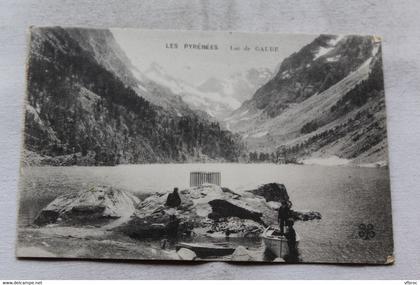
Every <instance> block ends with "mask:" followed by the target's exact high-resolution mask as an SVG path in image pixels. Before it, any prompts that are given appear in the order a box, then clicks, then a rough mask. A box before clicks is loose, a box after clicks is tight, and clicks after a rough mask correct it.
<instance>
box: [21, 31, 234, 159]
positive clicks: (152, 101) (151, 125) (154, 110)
mask: <svg viewBox="0 0 420 285" xmlns="http://www.w3.org/2000/svg"><path fill="white" fill-rule="evenodd" d="M134 73H135V68H134V67H133V66H132V65H131V64H130V62H129V60H128V59H127V57H126V56H125V55H124V53H123V52H122V51H121V49H120V48H119V46H118V44H117V43H116V42H115V39H114V38H113V36H112V33H111V32H110V31H108V30H97V29H76V28H66V29H63V28H59V27H57V28H33V29H32V33H31V48H30V56H29V62H28V88H27V102H26V113H25V132H24V133H25V137H24V148H25V153H28V154H29V155H28V157H34V156H35V157H36V158H37V160H38V162H39V163H40V164H53V165H72V164H77V165H114V164H118V163H152V162H183V161H203V160H217V161H236V160H237V158H238V156H239V153H240V152H241V144H240V142H239V141H238V138H237V137H236V136H235V135H232V134H231V133H230V132H228V131H225V130H221V128H220V126H219V125H218V124H217V123H215V122H211V121H209V120H207V118H205V117H204V116H202V115H201V114H200V113H198V112H195V111H194V110H192V109H191V108H189V107H188V105H187V104H186V103H185V102H183V100H182V99H181V98H180V97H179V96H176V95H175V94H173V93H171V91H170V90H169V89H168V88H167V87H165V86H161V85H159V84H158V83H156V82H153V81H144V82H141V81H139V80H138V79H137V78H136V76H134ZM28 157H27V158H28Z"/></svg>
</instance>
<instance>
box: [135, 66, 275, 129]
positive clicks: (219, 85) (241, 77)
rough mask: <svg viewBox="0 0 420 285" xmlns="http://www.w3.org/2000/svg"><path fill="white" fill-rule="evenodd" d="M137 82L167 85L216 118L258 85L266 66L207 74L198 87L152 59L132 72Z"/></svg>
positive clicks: (267, 72)
mask: <svg viewBox="0 0 420 285" xmlns="http://www.w3.org/2000/svg"><path fill="white" fill-rule="evenodd" d="M136 76H138V77H139V78H141V80H140V81H141V82H150V81H152V82H155V83H157V84H159V85H160V86H165V87H167V88H168V89H169V90H170V91H171V92H172V94H176V95H177V96H179V97H181V98H182V100H183V101H184V102H186V103H187V104H188V105H189V107H190V108H192V109H194V110H201V111H204V112H206V113H207V114H208V115H209V116H211V117H212V118H214V119H216V120H219V121H220V120H222V119H224V118H225V117H226V116H227V115H228V114H230V113H231V112H232V111H233V110H235V109H237V108H239V107H240V106H241V103H242V102H243V101H245V100H246V99H249V98H250V97H251V95H252V94H253V93H254V92H255V91H256V90H257V88H258V87H260V86H261V85H263V84H264V83H265V82H267V81H268V80H269V79H270V78H271V76H272V73H271V72H270V70H269V69H266V68H260V69H256V68H253V69H250V70H248V71H246V72H244V73H235V74H233V75H231V76H230V77H229V78H226V79H219V78H215V77H210V78H209V79H207V80H206V81H204V82H203V83H202V84H200V85H199V86H198V87H195V86H193V85H191V84H189V83H187V82H185V81H183V80H181V79H178V78H175V77H173V76H171V75H169V74H168V73H167V72H166V71H165V70H164V68H163V67H162V66H160V65H159V64H158V63H156V62H153V63H152V64H151V65H150V66H149V67H148V68H147V69H146V70H145V71H144V72H143V73H141V74H140V73H136Z"/></svg>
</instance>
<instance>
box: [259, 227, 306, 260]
mask: <svg viewBox="0 0 420 285" xmlns="http://www.w3.org/2000/svg"><path fill="white" fill-rule="evenodd" d="M275 230H276V229H275V228H274V227H272V226H270V227H268V228H266V229H265V231H264V233H263V235H262V240H263V241H264V245H265V248H266V250H268V251H269V252H271V253H272V254H273V255H275V256H276V257H280V258H284V257H285V256H287V255H288V254H289V246H288V244H287V238H286V237H284V236H279V235H273V232H274V231H275ZM298 244H299V238H298V237H297V239H296V246H298Z"/></svg>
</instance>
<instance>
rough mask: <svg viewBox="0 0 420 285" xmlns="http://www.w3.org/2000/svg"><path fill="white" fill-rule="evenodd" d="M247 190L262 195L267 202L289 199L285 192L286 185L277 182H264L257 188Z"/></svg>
mask: <svg viewBox="0 0 420 285" xmlns="http://www.w3.org/2000/svg"><path fill="white" fill-rule="evenodd" d="M248 192H250V193H252V194H254V195H258V196H262V197H264V198H265V200H266V201H267V202H270V201H274V202H282V201H289V194H288V193H287V190H286V187H285V186H284V185H283V184H279V183H268V184H264V185H262V186H260V187H258V188H257V189H255V190H249V191H248Z"/></svg>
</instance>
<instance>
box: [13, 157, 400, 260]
mask: <svg viewBox="0 0 420 285" xmlns="http://www.w3.org/2000/svg"><path fill="white" fill-rule="evenodd" d="M191 171H218V172H221V181H222V182H221V184H222V186H224V187H228V188H229V189H231V190H233V191H235V192H238V193H241V192H243V191H246V190H250V189H255V188H256V187H258V185H260V184H263V183H269V182H278V183H283V184H284V185H285V186H286V188H287V191H288V193H289V196H290V199H291V201H292V202H293V208H294V209H296V210H314V211H318V212H320V213H321V214H322V219H321V220H319V221H310V222H297V223H296V227H295V228H296V230H297V232H298V233H299V235H300V237H301V244H300V252H301V259H302V261H305V262H317V261H318V262H319V261H320V260H322V261H324V262H333V263H334V262H337V261H338V260H339V261H340V262H343V261H344V262H347V261H348V262H353V261H355V260H357V261H358V262H378V258H379V257H382V258H383V259H384V258H386V255H387V254H390V253H392V250H393V249H392V248H393V242H392V224H391V221H392V218H391V201H390V190H389V187H390V182H389V175H388V169H387V168H362V167H352V166H316V165H276V164H233V163H226V164H225V163H223V164H220V163H218V164H152V165H119V166H114V167H80V166H74V167H25V168H22V169H21V181H20V187H21V193H20V196H21V207H20V211H19V225H20V226H25V225H28V224H30V223H31V222H32V221H33V219H34V218H35V216H36V215H37V213H38V212H39V210H40V209H42V207H44V206H45V205H47V204H48V203H49V202H50V201H52V200H53V199H54V198H55V197H57V196H58V195H61V194H63V193H69V192H73V191H78V190H80V189H86V188H88V187H91V186H95V185H106V186H112V187H116V188H120V189H124V190H128V191H131V192H134V193H137V194H146V193H154V192H167V191H171V190H172V189H173V188H174V187H178V188H180V189H182V188H186V187H188V186H189V173H190V172H191ZM362 223H363V224H372V225H373V226H374V231H375V237H374V238H372V239H369V240H364V239H361V238H360V237H359V236H358V231H359V229H358V227H359V225H360V224H362ZM382 261H384V260H382Z"/></svg>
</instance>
